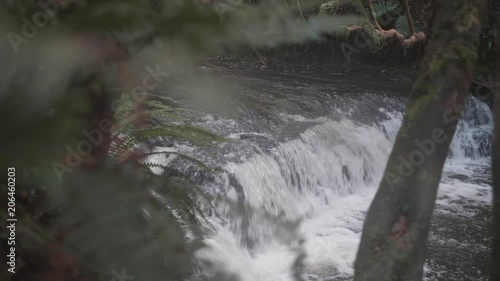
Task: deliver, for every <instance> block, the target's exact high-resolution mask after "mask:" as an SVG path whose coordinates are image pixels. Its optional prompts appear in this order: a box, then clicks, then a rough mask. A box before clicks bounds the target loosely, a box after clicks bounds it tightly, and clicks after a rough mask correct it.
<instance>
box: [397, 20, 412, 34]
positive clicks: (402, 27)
mask: <svg viewBox="0 0 500 281" xmlns="http://www.w3.org/2000/svg"><path fill="white" fill-rule="evenodd" d="M395 29H396V30H397V31H398V32H399V33H401V34H403V36H405V37H406V38H408V37H410V35H411V31H410V25H409V23H408V17H407V16H406V15H402V16H400V17H399V18H397V19H396V26H395Z"/></svg>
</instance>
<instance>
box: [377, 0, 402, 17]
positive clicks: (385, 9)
mask: <svg viewBox="0 0 500 281" xmlns="http://www.w3.org/2000/svg"><path fill="white" fill-rule="evenodd" d="M398 8H399V3H396V2H394V1H392V0H388V1H384V0H378V1H376V2H374V3H373V12H374V13H375V15H376V16H377V18H378V17H381V16H384V15H387V14H391V13H395V12H397V10H398Z"/></svg>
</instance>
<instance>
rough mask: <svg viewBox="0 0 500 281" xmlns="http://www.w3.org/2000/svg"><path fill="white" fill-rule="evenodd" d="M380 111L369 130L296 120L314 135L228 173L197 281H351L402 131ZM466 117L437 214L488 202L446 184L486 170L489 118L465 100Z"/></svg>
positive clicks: (396, 115) (480, 188) (467, 188)
mask: <svg viewBox="0 0 500 281" xmlns="http://www.w3.org/2000/svg"><path fill="white" fill-rule="evenodd" d="M379 111H380V112H381V113H383V114H384V115H385V116H386V118H385V120H383V121H381V122H378V123H375V124H373V125H371V126H370V125H366V124H362V123H358V122H356V121H353V120H350V119H349V118H342V119H340V120H329V119H327V118H324V119H316V120H308V119H307V118H303V117H297V116H294V117H293V118H294V119H295V120H296V121H297V122H310V123H309V124H310V125H311V127H310V128H309V129H307V130H305V131H304V132H303V133H301V134H300V136H299V137H297V138H295V139H293V140H289V141H286V142H283V143H279V144H278V145H277V146H276V147H274V148H273V149H271V151H270V152H269V153H256V154H255V155H253V156H252V157H250V158H249V159H247V160H245V161H243V162H240V163H227V164H226V166H225V170H226V171H227V178H226V179H225V180H222V182H220V183H219V184H221V185H223V186H224V187H223V190H224V192H223V195H219V196H220V197H223V198H224V199H223V200H219V201H218V202H219V203H218V211H219V214H221V215H222V219H215V218H214V219H213V221H212V224H213V225H214V226H215V231H214V232H213V233H212V234H211V235H210V236H209V237H208V238H207V239H206V241H205V244H206V245H207V246H206V247H205V248H203V249H201V250H200V251H198V253H197V254H196V259H197V261H198V262H199V263H200V264H201V266H200V275H201V276H203V278H204V279H209V280H241V281H256V280H264V281H275V280H276V281H277V280H283V281H285V280H297V279H299V278H302V279H303V280H336V279H339V280H341V279H342V278H346V279H349V276H352V274H353V261H354V259H355V254H356V249H357V245H358V243H359V239H360V231H361V228H362V222H363V219H364V215H365V211H366V210H367V208H368V206H369V204H370V201H371V199H372V197H373V195H374V193H375V191H376V187H377V185H378V182H379V180H380V178H381V176H382V174H383V170H384V168H385V163H386V161H387V158H388V156H389V153H390V150H391V147H392V142H393V141H394V138H395V135H396V133H397V131H398V129H399V126H400V125H401V121H402V114H401V113H400V112H398V111H390V110H387V109H385V108H380V109H379ZM345 116H348V114H345ZM464 117H465V118H464V120H462V121H461V122H460V124H459V126H458V130H457V133H456V136H455V139H454V142H453V145H452V150H451V152H450V157H449V159H448V161H447V164H446V167H445V171H446V172H445V176H444V178H443V184H442V185H441V187H440V196H439V199H438V202H437V205H438V209H439V208H440V207H439V206H444V207H443V208H444V209H448V210H453V208H457V209H458V211H460V210H459V209H460V208H459V206H456V204H454V202H455V201H454V200H456V199H457V198H469V199H471V200H473V201H475V202H478V203H484V204H487V203H488V202H489V198H488V196H489V193H488V192H489V191H488V189H487V186H485V185H479V184H475V183H473V182H472V183H471V182H470V181H473V180H472V179H469V180H466V181H469V183H465V182H462V181H458V180H455V179H453V178H450V177H447V175H449V174H450V173H451V174H457V173H458V174H462V175H463V176H466V177H471V178H472V177H473V175H472V173H473V169H472V168H470V167H477V166H481V167H482V166H484V167H485V169H487V168H486V167H487V165H488V158H487V157H488V154H489V151H490V142H489V138H490V132H491V126H492V119H491V112H490V111H489V108H488V107H487V106H486V105H485V104H484V103H481V102H480V101H478V100H476V99H475V98H469V99H468V101H467V107H466V109H465V112H464ZM318 123H320V124H318ZM469 168H470V169H469ZM235 206H240V207H241V206H243V208H238V207H235ZM235 209H237V210H236V211H235ZM242 210H244V211H242Z"/></svg>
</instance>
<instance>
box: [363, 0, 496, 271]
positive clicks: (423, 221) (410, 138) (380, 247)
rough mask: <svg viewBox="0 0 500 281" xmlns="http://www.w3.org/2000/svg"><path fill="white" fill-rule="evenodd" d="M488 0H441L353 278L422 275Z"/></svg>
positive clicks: (369, 221)
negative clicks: (442, 180)
mask: <svg viewBox="0 0 500 281" xmlns="http://www.w3.org/2000/svg"><path fill="white" fill-rule="evenodd" d="M485 2H486V1H485V0H456V1H446V0H440V1H438V8H437V16H436V21H435V24H434V28H433V36H432V37H431V39H430V41H429V44H428V46H427V50H426V54H425V56H424V58H423V60H422V62H421V65H420V72H419V75H418V76H417V78H416V79H415V81H414V84H413V88H412V92H411V95H410V99H409V101H408V105H407V108H406V111H405V117H404V120H403V124H402V127H401V129H400V131H399V133H398V136H397V138H396V142H395V144H394V148H393V150H392V153H391V155H390V157H389V161H388V164H387V167H386V170H385V173H384V178H383V179H382V181H381V182H380V186H379V189H378V192H377V194H376V195H375V198H374V200H373V202H372V204H371V206H370V208H369V210H368V213H367V217H366V220H365V223H364V226H363V234H362V237H361V243H360V246H359V250H358V254H357V258H356V262H355V266H354V267H355V277H354V280H355V281H366V280H374V281H375V280H376V281H383V280H405V281H413V280H422V278H423V264H424V261H425V254H426V243H427V238H428V234H429V226H430V219H431V215H432V212H433V209H434V205H435V200H436V195H437V189H438V185H439V182H440V179H441V173H442V170H443V166H444V162H445V160H446V157H447V155H448V151H449V148H450V143H451V141H452V138H453V135H454V133H455V130H456V125H457V122H458V120H459V119H460V117H461V112H462V109H463V104H464V100H465V98H466V97H467V95H468V93H469V87H470V82H471V80H472V76H473V68H474V65H475V62H476V58H477V48H478V44H479V34H480V31H481V26H480V21H481V18H482V17H481V15H482V12H483V10H484V8H485V4H486V3H485Z"/></svg>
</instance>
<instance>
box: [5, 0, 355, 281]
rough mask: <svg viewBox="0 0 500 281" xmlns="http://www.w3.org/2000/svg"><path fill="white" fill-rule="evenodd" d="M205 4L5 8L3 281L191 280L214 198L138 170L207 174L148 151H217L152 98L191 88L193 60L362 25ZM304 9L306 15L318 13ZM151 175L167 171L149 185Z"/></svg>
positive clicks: (124, 2) (78, 1)
mask: <svg viewBox="0 0 500 281" xmlns="http://www.w3.org/2000/svg"><path fill="white" fill-rule="evenodd" d="M210 2H211V1H201V0H199V1H198V0H196V1H195V0H192V1H191V0H185V1H170V0H169V1H146V0H120V1H117V0H109V1H102V0H99V1H97V0H67V1H61V0H52V1H51V0H46V1H44V0H42V1H34V0H33V1H31V0H5V1H2V3H0V31H1V32H2V34H3V36H4V38H6V39H7V40H2V41H1V43H0V56H1V57H0V61H2V64H3V67H2V70H3V71H2V75H0V118H1V120H2V129H3V130H2V131H3V132H4V134H5V135H4V137H2V144H1V146H0V155H1V156H2V157H1V159H0V162H1V164H2V165H1V167H2V169H3V171H4V172H2V176H1V177H0V178H1V183H0V184H1V185H2V188H1V189H0V190H1V191H0V192H1V195H0V202H1V203H2V204H1V205H2V206H7V186H6V185H7V172H6V171H7V168H8V167H14V168H15V170H16V172H15V173H16V175H15V177H16V191H15V192H16V218H17V219H18V221H17V224H16V234H17V236H16V254H17V258H16V273H15V274H10V273H9V272H8V271H7V261H6V260H5V258H6V255H7V252H8V250H9V249H8V248H7V247H6V245H7V238H8V235H9V233H8V232H7V229H6V225H5V224H6V218H7V215H8V214H7V210H6V208H4V207H2V209H1V210H0V217H1V219H0V224H1V231H2V232H1V233H0V242H1V243H0V252H1V255H0V256H1V257H0V260H1V263H0V264H1V265H0V280H9V279H10V280H44V281H49V280H50V281H58V280H112V278H117V277H116V274H117V273H118V274H120V273H126V276H133V278H134V279H135V278H137V280H146V281H147V280H182V279H185V278H188V277H190V276H192V275H193V261H192V253H193V252H194V251H195V250H196V249H198V248H199V247H200V246H201V245H202V243H200V242H201V241H202V240H201V239H202V238H203V234H204V227H203V225H205V226H206V225H207V224H203V223H201V222H200V220H203V218H204V212H205V211H206V210H205V209H206V208H211V207H210V206H211V205H212V202H211V199H210V198H209V197H208V196H206V194H204V192H203V191H201V189H200V188H199V187H198V186H196V184H194V183H193V182H192V179H191V178H190V176H189V175H186V174H185V173H184V172H182V171H181V170H178V169H176V162H175V161H172V162H169V164H168V165H163V166H162V165H161V164H158V163H152V162H148V160H147V159H148V158H147V157H148V156H149V155H151V154H155V153H165V154H170V155H173V157H174V158H177V159H182V160H186V161H188V162H191V163H192V164H194V165H196V166H198V167H199V168H200V169H202V170H205V171H211V168H210V167H207V166H206V165H205V164H204V163H202V162H201V161H198V160H197V159H194V158H191V157H190V156H188V155H183V154H180V153H178V152H176V151H168V152H154V151H153V152H151V151H149V150H148V149H147V146H146V144H147V143H148V142H149V141H150V140H152V139H158V138H166V139H168V140H169V141H173V142H175V141H187V142H189V143H191V145H196V146H200V147H204V146H207V145H209V146H214V145H217V144H218V143H221V142H224V141H226V140H225V139H224V138H223V137H221V136H218V135H216V134H213V133H211V132H208V131H205V130H203V129H201V128H197V127H193V126H191V125H189V118H190V117H189V116H190V115H189V114H185V113H186V112H188V111H189V110H187V109H183V108H179V107H178V106H175V105H172V104H170V103H169V102H168V100H169V99H166V98H165V97H166V96H165V95H166V94H165V93H160V91H158V87H159V85H164V84H168V83H169V82H170V80H169V76H170V75H174V76H175V75H180V74H179V73H182V77H183V78H182V79H183V83H193V82H195V83H197V81H196V76H195V75H194V72H196V69H197V67H196V62H197V60H198V59H199V58H203V57H207V56H210V55H213V54H217V53H219V52H221V51H222V50H227V49H236V48H240V47H243V46H251V47H259V46H276V45H278V44H283V43H295V42H304V41H306V40H314V39H317V38H319V37H320V36H321V34H323V33H332V32H338V31H340V30H344V29H345V28H346V26H347V25H350V24H354V23H356V21H357V19H356V18H352V17H341V16H331V15H319V16H313V17H310V18H308V20H307V21H304V19H303V17H301V15H300V13H297V9H296V7H287V6H286V5H282V4H281V3H277V4H273V3H272V1H270V2H268V3H260V4H259V5H247V4H241V5H239V6H237V7H236V6H235V7H232V9H231V11H230V12H225V13H224V14H223V15H222V14H221V11H220V10H217V9H215V8H214V6H213V3H210ZM304 2H306V1H304ZM309 2H310V3H309ZM309 2H308V3H303V8H307V7H308V6H309V5H318V2H317V1H309ZM200 83H201V82H200ZM196 89H198V90H197V91H199V89H203V86H200V87H197V88H196ZM193 91H194V90H193ZM205 91H206V92H205ZM212 92H216V89H209V88H205V90H204V92H203V93H202V94H210V93H212ZM214 98H217V97H214ZM191 114H197V113H192V112H191ZM159 166H160V168H162V171H163V172H162V173H156V174H155V173H153V172H152V170H151V168H158V167H159ZM204 208H205V209H204ZM295 275H296V276H297V278H300V274H299V273H297V274H295ZM126 280H131V279H126Z"/></svg>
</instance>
